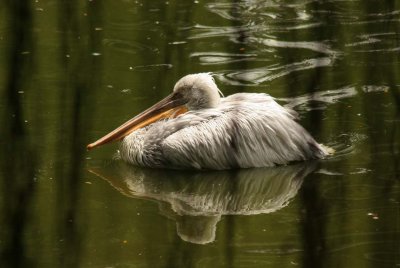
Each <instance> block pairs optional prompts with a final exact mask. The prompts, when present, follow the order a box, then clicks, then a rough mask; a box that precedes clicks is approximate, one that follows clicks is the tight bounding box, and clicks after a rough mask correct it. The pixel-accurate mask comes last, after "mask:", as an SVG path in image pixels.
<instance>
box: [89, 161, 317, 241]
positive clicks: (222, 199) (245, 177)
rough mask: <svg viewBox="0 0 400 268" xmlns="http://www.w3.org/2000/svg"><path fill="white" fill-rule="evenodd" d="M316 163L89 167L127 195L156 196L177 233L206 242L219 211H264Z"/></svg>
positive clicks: (287, 195)
mask: <svg viewBox="0 0 400 268" xmlns="http://www.w3.org/2000/svg"><path fill="white" fill-rule="evenodd" d="M315 166H316V164H315V163H314V162H305V163H298V164H294V165H289V166H280V167H274V168H255V169H242V170H231V171H208V172H201V171H198V172H193V171H178V170H159V169H143V168H138V167H133V166H130V165H127V164H124V163H122V162H116V163H113V164H112V165H109V166H106V167H102V168H92V169H90V172H92V173H94V174H96V175H97V176H99V177H101V178H103V179H105V180H107V181H108V182H109V183H110V184H111V185H112V186H113V187H114V188H115V189H117V190H118V191H119V192H121V193H122V194H124V195H126V196H128V197H132V198H140V199H147V200H151V201H155V202H157V203H158V204H159V209H160V213H161V214H162V215H164V216H166V217H168V218H169V219H172V220H174V221H175V222H176V226H177V233H178V235H179V236H180V237H181V239H183V240H184V241H187V242H192V243H196V244H206V243H210V242H213V241H214V240H215V233H216V226H217V223H218V222H219V220H220V219H221V216H222V215H255V214H266V213H272V212H274V211H277V210H279V209H281V208H283V207H285V206H287V205H288V204H289V202H290V200H291V199H292V198H293V197H294V196H295V195H296V194H297V192H298V190H299V188H300V186H301V184H302V182H303V179H304V177H305V176H307V175H308V174H309V173H311V172H312V171H313V170H314V169H315Z"/></svg>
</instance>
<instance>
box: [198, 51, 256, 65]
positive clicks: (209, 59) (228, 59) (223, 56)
mask: <svg viewBox="0 0 400 268" xmlns="http://www.w3.org/2000/svg"><path fill="white" fill-rule="evenodd" d="M256 56H257V54H248V53H243V54H233V53H223V52H197V53H192V54H191V55H190V57H191V58H198V59H199V61H200V64H202V65H212V64H226V63H232V62H240V61H249V60H251V61H255V60H256V58H255V57H256Z"/></svg>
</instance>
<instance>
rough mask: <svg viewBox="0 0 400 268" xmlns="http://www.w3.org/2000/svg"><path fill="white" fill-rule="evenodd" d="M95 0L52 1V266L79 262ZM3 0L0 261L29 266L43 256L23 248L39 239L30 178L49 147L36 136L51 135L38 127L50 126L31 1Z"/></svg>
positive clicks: (97, 51) (95, 44) (95, 46)
mask: <svg viewBox="0 0 400 268" xmlns="http://www.w3.org/2000/svg"><path fill="white" fill-rule="evenodd" d="M98 2H99V1H89V2H88V5H87V6H86V7H83V6H81V5H80V4H79V3H78V1H59V3H58V4H59V7H60V9H59V13H58V19H59V30H60V31H59V33H60V34H59V40H60V42H59V43H60V44H61V49H60V50H59V59H60V61H59V62H58V66H60V68H62V69H63V72H61V73H62V75H61V77H60V80H61V81H62V82H61V84H60V85H59V87H58V88H57V95H58V96H59V103H58V106H57V108H56V110H53V111H51V112H53V113H57V114H60V118H59V120H58V122H59V123H60V124H59V125H58V126H56V129H57V133H56V134H55V136H56V137H57V139H58V140H59V143H58V146H57V148H56V152H54V153H55V154H54V155H55V157H56V159H55V160H54V162H55V163H56V170H55V173H56V175H57V180H56V182H57V188H58V193H57V197H58V199H57V200H55V201H56V203H57V204H56V206H55V207H56V210H55V211H54V214H53V216H54V219H53V220H54V223H55V225H56V226H57V228H56V230H58V231H57V234H56V235H55V236H54V237H59V240H57V241H63V243H62V244H61V248H60V250H59V252H60V258H59V267H78V266H79V261H80V260H79V252H80V249H81V248H80V242H81V238H80V237H81V230H80V227H79V226H78V222H79V221H78V220H79V219H78V217H77V210H78V202H79V201H78V200H79V196H80V183H79V180H80V176H81V170H82V169H81V168H82V167H81V163H82V161H81V160H82V156H83V153H84V148H85V146H84V145H85V143H86V141H87V138H86V134H85V133H87V127H88V126H89V122H90V121H91V120H90V119H91V115H92V108H93V107H92V105H91V103H93V101H90V100H93V99H94V98H95V95H96V91H95V90H96V89H97V88H98V86H99V82H100V79H99V77H100V76H99V73H100V71H101V57H98V56H99V55H101V46H100V44H101V43H100V35H101V31H97V30H100V29H101V26H102V23H101V18H102V16H101V6H100V3H98ZM4 7H5V11H4V12H3V14H6V17H5V18H2V19H3V20H4V22H5V23H7V27H5V29H7V31H6V32H5V36H6V37H7V38H6V39H5V40H7V43H6V45H7V47H6V49H7V50H6V53H4V55H7V61H6V62H5V63H4V64H5V66H7V70H8V71H7V72H6V76H5V83H4V90H3V91H2V92H1V97H2V100H3V101H4V103H5V105H6V106H5V107H2V114H1V120H2V122H1V126H2V140H1V143H2V144H1V168H2V169H1V174H2V181H1V183H2V184H1V185H0V189H1V205H2V207H1V209H2V211H3V215H2V223H1V226H2V228H1V231H0V234H1V238H0V240H1V244H0V247H1V266H2V267H35V266H37V265H38V263H40V262H43V260H39V259H40V257H41V255H40V254H36V253H38V252H40V251H39V248H32V247H29V250H30V251H32V250H33V251H34V252H35V254H34V255H36V256H35V259H30V258H29V257H28V252H27V250H28V245H29V244H31V243H36V242H41V241H40V238H39V237H37V238H33V237H30V236H29V241H27V238H28V232H29V230H28V229H31V228H32V224H33V223H34V222H37V219H38V218H40V217H41V215H34V214H33V212H32V211H33V206H32V205H33V204H34V203H35V202H38V200H37V199H35V192H36V188H37V182H36V180H37V177H38V176H39V174H38V172H40V166H41V164H43V163H41V161H40V160H41V159H43V157H44V153H46V150H47V149H48V148H45V146H44V145H43V144H46V143H49V142H50V141H49V140H46V137H48V135H46V134H45V133H43V130H42V129H50V128H51V127H54V126H50V124H53V122H46V124H41V123H43V122H41V120H40V117H41V116H40V115H43V113H45V112H46V111H44V108H45V107H44V105H41V104H42V103H43V100H42V99H41V98H46V97H48V96H42V95H41V93H40V92H41V88H40V85H37V84H32V83H31V81H35V78H36V77H35V75H37V72H38V64H37V63H38V62H39V59H38V57H37V55H38V50H36V49H35V43H36V39H35V38H34V31H33V29H34V28H35V27H36V26H35V23H34V19H35V18H34V13H33V12H34V11H35V10H36V9H35V8H34V7H33V6H32V2H31V1H26V0H21V1H12V0H10V1H6V3H5V5H4ZM82 11H83V12H82ZM82 14H85V16H83V17H82ZM35 33H36V32H35ZM35 37H36V36H35ZM54 60H56V59H54ZM89 98H90V100H89ZM28 110H29V111H28ZM31 111H35V112H34V113H32V112H31ZM27 118H29V119H32V120H31V121H32V122H29V123H30V124H27V123H28V120H27ZM39 138H40V142H38V141H39ZM50 176H53V175H50ZM49 201H50V200H49ZM50 203H52V202H49V205H50ZM49 231H50V230H49ZM53 247H56V245H53ZM29 256H32V252H30V253H29ZM42 257H43V256H42Z"/></svg>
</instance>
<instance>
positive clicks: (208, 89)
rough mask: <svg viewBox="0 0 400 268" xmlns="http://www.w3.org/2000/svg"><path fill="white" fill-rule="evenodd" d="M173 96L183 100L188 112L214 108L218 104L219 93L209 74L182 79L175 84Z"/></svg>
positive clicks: (190, 75)
mask: <svg viewBox="0 0 400 268" xmlns="http://www.w3.org/2000/svg"><path fill="white" fill-rule="evenodd" d="M173 94H176V95H179V96H181V97H182V99H184V100H185V105H186V107H187V109H188V110H200V109H206V108H215V107H217V106H218V104H219V102H220V91H219V89H218V87H217V85H216V84H215V82H214V78H213V77H212V76H211V75H210V74H209V73H199V74H189V75H186V76H184V77H182V78H181V79H180V80H179V81H178V82H177V83H176V84H175V86H174V90H173Z"/></svg>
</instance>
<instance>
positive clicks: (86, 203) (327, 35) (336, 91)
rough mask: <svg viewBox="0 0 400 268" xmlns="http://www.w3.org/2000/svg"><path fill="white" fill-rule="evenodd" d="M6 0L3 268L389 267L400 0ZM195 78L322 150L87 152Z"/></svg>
mask: <svg viewBox="0 0 400 268" xmlns="http://www.w3.org/2000/svg"><path fill="white" fill-rule="evenodd" d="M3 2H4V1H3ZM3 2H2V3H1V4H0V15H1V16H0V90H1V97H0V112H1V125H0V133H1V134H0V147H1V158H0V161H1V184H0V190H1V199H0V202H1V203H0V204H1V208H0V209H1V214H0V220H1V223H0V224H1V229H0V235H1V236H0V249H1V267H296V266H297V267H307V268H308V267H400V155H399V153H400V56H399V55H400V34H399V29H400V2H399V1H396V0H393V1H389V0H387V1H362V0H344V1H335V0H333V1H322V0H321V1H278V0H275V1H257V0H256V1H215V2H212V1H201V0H199V1H174V0H170V1H144V0H138V1H131V0H123V1H122V0H117V1H98V0H92V1H51V0H50V1H42V0H37V1H27V0H21V1H13V0H9V1H6V2H5V3H3ZM196 72H213V73H214V74H215V78H216V81H217V83H218V85H219V87H220V89H221V90H222V91H223V92H224V94H225V95H229V94H233V93H236V92H265V93H268V94H270V95H272V96H274V97H276V98H278V100H280V102H281V103H282V104H284V105H287V106H289V107H292V108H294V109H295V110H297V111H298V112H299V113H300V115H301V120H300V121H301V124H302V125H303V126H305V127H306V128H307V129H308V130H309V131H310V132H311V133H312V134H313V135H314V136H315V137H316V139H317V140H318V141H320V142H321V143H324V144H327V145H329V146H331V147H333V148H335V149H336V154H335V155H334V156H333V157H331V158H330V159H327V160H324V161H320V162H316V163H302V164H296V165H291V166H286V167H278V168H269V169H268V168H265V169H249V170H234V171H226V172H191V171H185V172H178V171H165V170H146V169H139V168H135V167H128V166H126V165H123V164H122V163H120V162H119V161H113V156H114V154H115V153H116V151H117V144H113V145H107V146H104V147H100V148H98V149H96V150H93V151H91V152H86V150H85V146H86V144H88V143H89V142H92V141H93V140H95V139H97V138H99V137H100V136H102V135H104V134H105V133H107V132H108V131H110V130H112V129H113V128H115V127H116V126H118V125H120V124H121V123H122V122H124V121H125V120H127V119H129V118H131V117H132V116H133V115H135V114H137V113H139V112H140V111H142V110H143V109H145V108H147V107H149V106H150V105H151V104H153V103H155V102H156V101H158V100H160V99H161V98H162V97H164V96H166V95H167V94H168V93H169V92H170V91H171V90H172V87H173V85H174V83H175V82H176V81H177V80H178V79H179V78H180V77H182V76H184V75H186V74H189V73H196Z"/></svg>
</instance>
